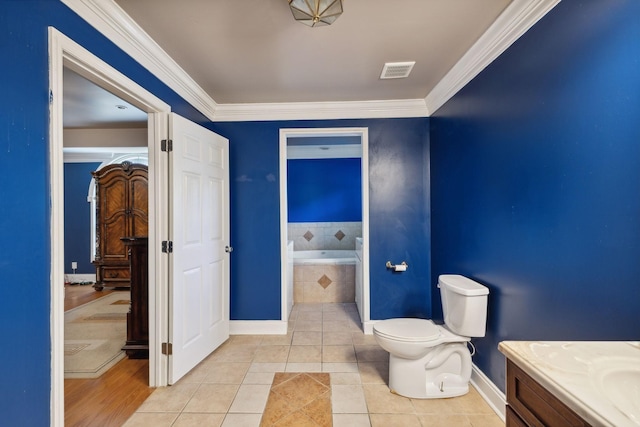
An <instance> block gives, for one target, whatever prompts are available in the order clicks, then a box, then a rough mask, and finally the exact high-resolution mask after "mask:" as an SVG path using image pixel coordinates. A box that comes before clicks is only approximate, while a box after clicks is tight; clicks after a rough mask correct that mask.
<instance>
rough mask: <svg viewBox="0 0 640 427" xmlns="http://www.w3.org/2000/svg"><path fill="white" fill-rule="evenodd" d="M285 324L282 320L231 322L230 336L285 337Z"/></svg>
mask: <svg viewBox="0 0 640 427" xmlns="http://www.w3.org/2000/svg"><path fill="white" fill-rule="evenodd" d="M287 323H288V322H285V321H282V320H231V321H229V333H230V334H231V335H286V334H287Z"/></svg>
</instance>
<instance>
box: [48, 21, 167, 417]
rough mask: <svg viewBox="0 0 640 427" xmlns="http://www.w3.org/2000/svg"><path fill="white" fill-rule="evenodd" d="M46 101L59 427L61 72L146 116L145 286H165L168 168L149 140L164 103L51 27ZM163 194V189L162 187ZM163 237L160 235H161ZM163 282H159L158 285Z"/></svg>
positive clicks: (162, 126) (158, 366)
mask: <svg viewBox="0 0 640 427" xmlns="http://www.w3.org/2000/svg"><path fill="white" fill-rule="evenodd" d="M49 61H50V67H49V70H50V71H49V73H50V75H49V80H50V87H51V103H50V142H49V144H50V193H51V248H50V253H51V283H50V285H51V306H50V312H51V331H52V332H51V349H52V352H51V353H52V356H51V408H52V413H51V421H52V424H55V425H63V424H64V316H63V314H64V272H65V269H64V171H63V74H64V69H65V68H68V69H70V70H72V71H74V72H75V73H77V74H79V75H80V76H82V77H84V78H85V79H87V80H89V81H91V82H92V83H94V84H96V85H97V86H99V87H101V88H103V89H105V90H107V91H109V92H111V93H112V94H114V95H115V96H117V97H119V98H121V99H123V100H125V101H127V102H128V103H130V104H132V105H134V106H135V107H136V108H138V109H140V110H142V111H143V112H145V113H147V114H148V119H147V149H148V155H149V248H150V249H149V260H150V263H149V264H150V265H154V266H155V268H151V269H150V270H149V281H150V282H151V283H166V280H167V278H166V277H165V276H166V273H163V272H165V271H167V268H166V263H167V260H166V259H165V258H164V257H162V256H161V251H160V245H159V243H158V242H159V241H160V240H161V238H162V236H163V230H167V229H168V219H167V218H166V215H164V214H163V213H162V212H163V211H162V210H161V206H167V204H168V201H167V195H166V191H164V192H163V191H162V185H161V183H160V179H159V178H160V177H161V176H166V171H167V169H168V165H167V159H166V156H160V155H159V150H158V149H157V148H156V145H157V144H155V142H156V141H159V140H160V139H161V136H162V135H165V134H166V129H167V128H168V123H167V121H168V113H169V112H170V107H169V105H167V104H165V103H164V102H163V101H161V100H160V99H158V98H157V97H155V96H154V95H153V94H151V93H149V92H148V91H146V90H145V89H144V88H142V87H141V86H139V85H137V84H136V83H135V82H133V81H132V80H130V79H128V78H127V77H125V76H124V75H122V74H121V73H119V72H118V71H117V70H115V69H114V68H112V67H111V66H109V65H108V64H106V63H105V62H103V61H102V60H100V59H99V58H97V57H96V56H94V55H93V54H91V53H90V52H89V51H87V50H86V49H84V48H83V47H82V46H80V45H78V44H77V43H75V42H74V41H73V40H71V39H69V38H68V37H66V36H65V35H64V34H62V33H60V32H59V31H57V30H56V29H54V28H49ZM165 190H166V189H165ZM165 234H166V233H165ZM163 281H164V282H163ZM149 299H150V301H151V302H152V303H151V304H149V318H150V322H149V385H150V386H157V385H165V384H166V376H167V374H166V373H167V362H166V358H162V357H160V351H159V343H160V342H161V340H162V339H166V331H163V330H162V329H161V328H158V325H160V324H161V313H163V312H165V313H166V312H167V310H166V306H167V302H166V297H165V296H163V295H162V293H161V292H160V291H156V289H155V287H150V289H149Z"/></svg>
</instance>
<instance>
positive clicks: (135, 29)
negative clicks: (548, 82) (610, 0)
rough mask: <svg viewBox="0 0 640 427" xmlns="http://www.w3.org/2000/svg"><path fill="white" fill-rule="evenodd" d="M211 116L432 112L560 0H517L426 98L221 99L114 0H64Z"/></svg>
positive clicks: (408, 114) (352, 115) (369, 115)
mask: <svg viewBox="0 0 640 427" xmlns="http://www.w3.org/2000/svg"><path fill="white" fill-rule="evenodd" d="M61 1H62V3H64V4H66V5H67V6H68V7H69V8H70V9H71V10H73V11H74V12H76V13H77V14H78V15H79V16H80V17H81V18H82V19H84V20H85V21H87V22H88V23H89V24H90V25H92V26H93V27H94V28H95V29H96V30H98V31H99V32H100V33H102V34H103V35H104V36H105V37H107V38H108V39H109V40H111V41H112V42H113V43H115V44H116V45H117V46H118V47H119V48H120V49H122V50H123V51H125V52H126V53H127V54H129V55H130V56H131V57H132V58H134V59H135V60H136V61H138V62H139V63H140V64H141V65H142V66H144V67H145V68H146V69H147V70H149V71H150V72H151V73H152V74H154V75H155V76H156V77H158V78H159V79H160V80H161V81H162V82H163V83H165V84H166V85H167V86H169V87H170V88H171V89H173V90H174V91H175V92H176V93H177V94H178V95H180V96H181V97H183V98H184V99H185V100H186V101H187V102H189V103H190V104H191V105H192V106H193V107H194V108H196V109H197V110H198V111H200V112H201V113H202V114H203V115H204V116H205V117H207V118H208V119H209V120H211V121H215V122H222V121H265V120H322V119H356V118H396V117H428V116H429V115H430V114H432V113H433V112H435V111H436V110H437V109H438V108H440V107H441V106H442V105H444V104H445V103H446V102H447V101H448V100H449V99H450V98H451V97H453V96H454V95H455V94H456V93H457V92H458V91H459V90H460V89H462V88H463V87H464V86H465V85H466V84H467V83H469V82H470V81H471V80H472V79H473V78H474V77H475V76H477V75H478V74H479V73H480V72H481V71H482V70H483V69H484V68H485V67H486V66H487V65H489V64H490V63H491V62H492V61H493V60H494V59H496V58H497V57H498V56H499V55H500V54H501V53H502V52H504V51H505V50H506V49H507V48H508V47H509V46H511V44H513V42H515V41H516V40H517V39H518V38H519V37H520V36H521V35H522V34H524V33H525V32H526V31H527V30H528V29H529V28H531V26H533V25H534V24H535V23H536V22H538V20H540V19H541V18H542V17H543V16H544V15H545V14H546V13H547V12H549V11H550V10H551V9H552V8H553V7H554V6H555V5H556V4H558V3H559V2H560V0H513V1H512V3H511V4H510V5H509V6H508V7H507V8H506V9H505V10H504V11H503V12H502V14H501V15H500V16H499V17H498V19H496V21H495V22H494V23H493V24H492V25H491V27H489V29H488V30H487V31H486V32H485V33H484V34H483V35H482V36H481V37H480V38H479V39H478V41H477V42H476V43H475V44H474V45H473V46H472V47H471V48H470V49H469V51H467V53H466V54H465V55H464V56H463V57H462V58H461V59H460V60H459V61H458V62H457V63H456V65H455V66H454V67H453V68H452V69H451V70H450V71H449V72H448V73H447V74H446V75H445V76H444V78H443V79H442V80H441V81H440V82H439V83H438V84H437V85H436V87H435V88H434V89H433V90H432V91H431V92H430V93H429V94H428V95H427V96H426V97H425V98H424V99H409V100H388V101H384V100H380V101H349V102H311V103H296V102H293V103H255V104H217V103H216V102H215V101H214V100H213V98H211V96H209V94H208V93H206V92H205V91H204V90H203V89H202V88H201V87H200V86H199V85H198V84H197V83H196V82H195V81H194V80H193V79H192V78H191V76H189V75H188V74H187V73H186V72H185V71H184V70H183V69H182V68H181V67H180V66H179V65H178V64H177V63H176V62H175V61H174V60H173V59H172V58H171V57H170V56H169V55H168V54H167V53H166V52H165V51H164V50H163V49H162V48H161V47H160V46H159V45H158V44H157V43H156V42H155V41H154V40H153V39H152V38H151V37H150V36H149V35H148V34H147V33H146V32H145V31H144V30H143V29H142V28H141V27H140V26H139V25H138V24H137V23H136V22H135V21H134V20H133V19H131V17H130V16H129V15H127V14H126V13H125V12H124V10H122V8H120V6H118V5H117V4H116V3H115V2H114V1H113V0H61Z"/></svg>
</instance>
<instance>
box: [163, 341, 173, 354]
mask: <svg viewBox="0 0 640 427" xmlns="http://www.w3.org/2000/svg"><path fill="white" fill-rule="evenodd" d="M162 354H164V355H167V356H171V355H172V354H173V344H171V343H170V342H163V343H162Z"/></svg>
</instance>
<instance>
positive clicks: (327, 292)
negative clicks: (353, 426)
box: [293, 264, 356, 303]
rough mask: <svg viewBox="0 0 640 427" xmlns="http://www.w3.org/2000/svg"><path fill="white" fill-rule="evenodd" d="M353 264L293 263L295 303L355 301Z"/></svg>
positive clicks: (354, 271)
mask: <svg viewBox="0 0 640 427" xmlns="http://www.w3.org/2000/svg"><path fill="white" fill-rule="evenodd" d="M355 267H356V266H355V265H353V264H351V265H349V264H346V265H294V267H293V301H294V302H295V303H340V302H344V303H347V302H354V301H355V298H356V296H355V281H356V269H355Z"/></svg>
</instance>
